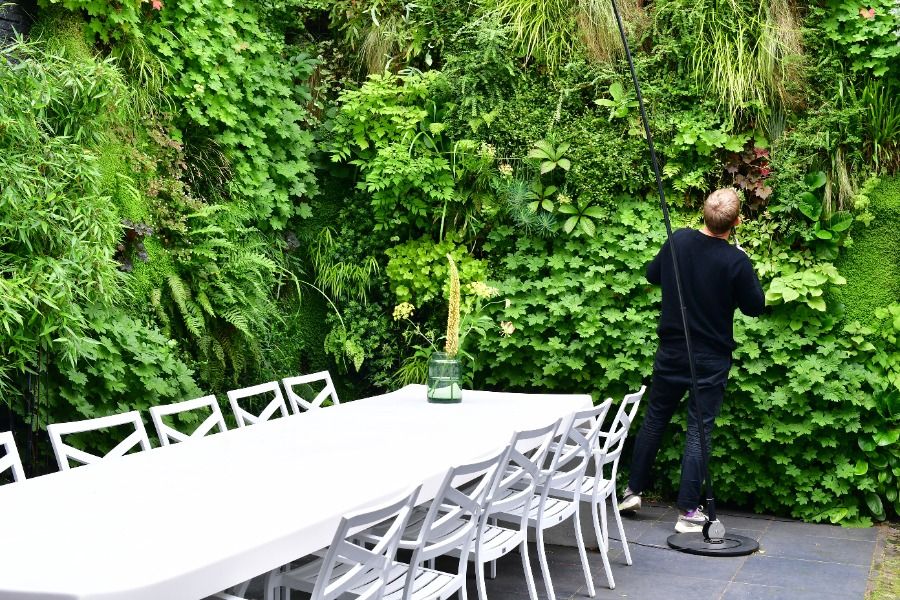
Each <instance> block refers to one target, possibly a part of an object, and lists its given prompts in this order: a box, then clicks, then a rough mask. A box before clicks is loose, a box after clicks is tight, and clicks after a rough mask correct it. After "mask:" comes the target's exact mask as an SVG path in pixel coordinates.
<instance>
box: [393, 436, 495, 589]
mask: <svg viewBox="0 0 900 600" xmlns="http://www.w3.org/2000/svg"><path fill="white" fill-rule="evenodd" d="M508 453H509V448H508V447H505V448H503V449H501V450H499V451H498V452H494V453H492V454H490V455H489V456H487V457H486V458H484V459H482V460H479V461H477V462H474V463H472V464H468V465H462V466H458V467H453V468H451V469H450V470H449V471H448V472H447V475H446V476H445V477H444V480H443V482H442V483H441V486H440V488H438V492H437V494H436V495H435V497H434V500H433V501H432V502H431V505H430V507H429V508H428V513H427V514H426V515H425V519H424V521H423V522H422V527H421V529H420V530H419V534H418V536H417V539H416V541H415V549H414V550H413V554H412V558H411V559H410V561H409V571H408V573H407V579H406V585H405V587H404V590H403V597H402V600H409V599H410V598H411V597H412V596H413V592H414V590H415V588H416V584H415V580H416V577H417V572H418V571H419V568H420V566H422V564H423V563H425V562H427V561H431V560H433V559H435V558H437V557H438V556H442V555H444V554H447V553H449V552H451V551H454V550H456V549H458V550H459V563H458V565H457V569H456V573H455V574H453V577H452V582H451V583H450V584H448V585H445V586H443V587H442V588H441V594H442V597H447V596H449V594H450V593H451V592H453V591H455V590H459V589H461V588H462V587H464V586H465V585H466V569H467V566H468V564H469V549H470V548H471V546H472V543H473V541H474V539H475V532H476V528H477V527H478V523H479V520H480V517H481V512H482V510H484V507H485V505H486V501H487V494H488V491H489V490H490V489H491V487H492V486H493V484H494V480H495V479H496V477H498V476H499V469H500V466H501V463H502V462H503V460H504V457H505V456H507V455H508ZM454 554H455V552H454ZM445 594H446V595H445Z"/></svg>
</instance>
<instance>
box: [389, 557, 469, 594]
mask: <svg viewBox="0 0 900 600" xmlns="http://www.w3.org/2000/svg"><path fill="white" fill-rule="evenodd" d="M407 573H409V565H407V564H404V563H394V566H393V567H392V568H391V572H390V574H389V575H388V584H387V586H386V587H385V589H384V600H400V599H401V598H402V597H403V589H404V586H405V584H406V577H407ZM456 577H457V576H456V575H452V574H450V573H444V572H443V571H437V570H435V569H428V568H426V567H419V569H418V570H417V571H416V577H415V579H414V580H413V585H412V594H411V595H410V599H411V600H424V599H426V598H427V599H429V600H446V598H449V597H451V596H453V595H454V594H456V592H457V590H458V589H459V585H458V584H456Z"/></svg>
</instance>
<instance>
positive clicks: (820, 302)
mask: <svg viewBox="0 0 900 600" xmlns="http://www.w3.org/2000/svg"><path fill="white" fill-rule="evenodd" d="M806 304H807V305H808V306H809V307H810V308H812V309H815V310H818V311H819V312H825V311H826V310H827V309H828V307H827V306H826V305H825V300H824V299H822V298H811V299H809V300H807V301H806Z"/></svg>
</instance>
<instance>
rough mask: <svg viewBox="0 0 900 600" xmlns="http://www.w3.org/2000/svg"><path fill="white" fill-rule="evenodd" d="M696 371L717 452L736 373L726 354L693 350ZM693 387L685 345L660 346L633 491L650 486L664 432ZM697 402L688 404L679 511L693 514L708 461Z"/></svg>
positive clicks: (634, 466) (705, 417) (633, 468)
mask: <svg viewBox="0 0 900 600" xmlns="http://www.w3.org/2000/svg"><path fill="white" fill-rule="evenodd" d="M694 364H695V366H696V369H697V392H698V394H699V396H700V407H701V411H702V414H703V422H704V424H705V429H706V440H707V443H708V444H709V445H708V446H707V448H709V449H710V452H712V432H713V427H714V426H715V422H716V417H717V416H718V415H719V410H720V409H721V408H722V397H723V396H724V394H725V384H726V383H727V381H728V371H729V370H730V369H731V357H730V356H727V355H725V356H723V355H721V354H710V353H706V352H698V351H695V352H694ZM690 388H691V372H690V367H689V365H688V360H687V351H686V350H685V348H684V346H681V345H677V346H674V345H673V346H666V345H662V344H661V345H660V347H659V349H658V350H657V351H656V360H655V361H654V363H653V381H652V382H651V384H650V393H649V395H648V398H647V414H646V415H645V416H644V422H643V423H642V424H641V430H640V431H639V432H638V435H637V440H636V441H635V445H634V453H633V454H632V458H631V477H630V479H629V481H628V487H629V488H630V489H631V491H632V492H634V493H638V494H639V493H641V492H642V491H644V490H645V489H647V487H648V485H649V484H650V470H651V468H652V467H653V463H654V461H655V460H656V453H657V452H658V451H659V446H660V444H661V443H662V437H663V433H664V432H665V430H666V427H667V426H668V424H669V421H671V420H672V415H673V414H674V413H675V410H676V409H677V408H678V405H679V404H680V403H681V399H682V398H683V397H684V393H685V392H686V391H690ZM698 422H699V420H698V419H697V414H696V410H695V407H694V402H693V399H691V400H690V402H689V404H688V428H687V438H686V439H685V443H684V456H683V458H682V461H681V488H680V489H679V492H678V502H677V505H678V508H680V509H682V510H685V511H690V510H693V509H695V508H697V506H699V505H700V488H701V486H702V485H703V480H704V478H705V476H706V462H705V461H704V460H703V453H702V452H701V450H700V430H699V428H698Z"/></svg>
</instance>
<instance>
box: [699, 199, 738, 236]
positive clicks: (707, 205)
mask: <svg viewBox="0 0 900 600" xmlns="http://www.w3.org/2000/svg"><path fill="white" fill-rule="evenodd" d="M740 216H741V199H740V198H739V197H738V195H737V192H735V191H734V190H733V189H732V188H722V189H720V190H716V191H714V192H713V193H712V194H710V195H709V197H708V198H707V199H706V202H704V203H703V222H704V223H706V228H707V229H709V230H710V231H711V232H712V233H714V234H716V235H721V234H723V233H727V232H728V231H729V230H730V229H731V228H732V227H734V226H735V225H736V224H737V220H738V219H739V218H740Z"/></svg>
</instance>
